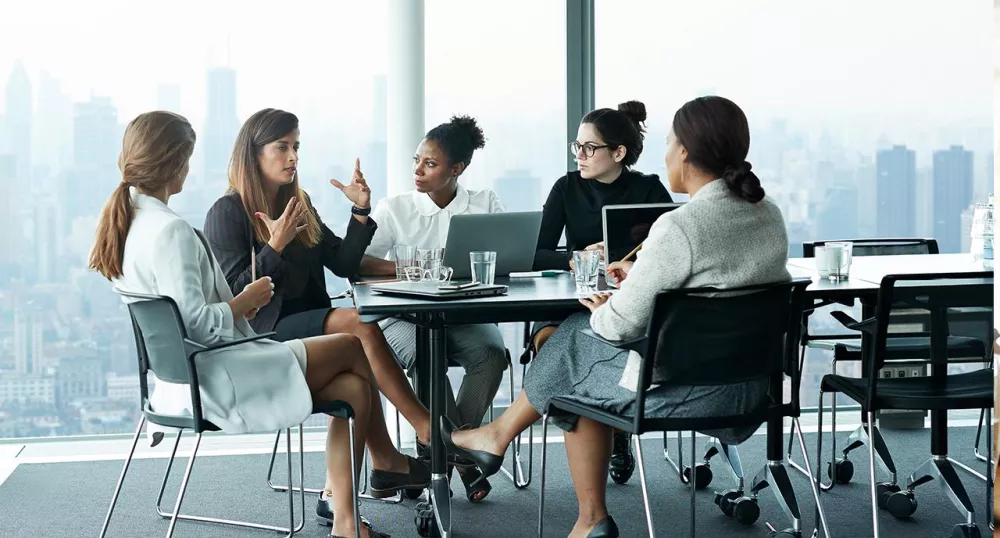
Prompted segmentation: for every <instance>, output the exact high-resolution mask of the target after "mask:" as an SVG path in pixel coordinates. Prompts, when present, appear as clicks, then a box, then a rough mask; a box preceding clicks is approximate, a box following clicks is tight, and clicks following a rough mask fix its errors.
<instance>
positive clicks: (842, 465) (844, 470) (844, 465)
mask: <svg viewBox="0 0 1000 538" xmlns="http://www.w3.org/2000/svg"><path fill="white" fill-rule="evenodd" d="M826 476H828V477H830V479H831V480H833V481H834V482H836V483H838V484H847V483H849V482H850V481H851V478H854V464H853V463H851V460H849V459H847V458H837V459H836V460H834V462H833V463H832V464H829V463H828V464H827V466H826Z"/></svg>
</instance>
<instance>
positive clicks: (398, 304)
mask: <svg viewBox="0 0 1000 538" xmlns="http://www.w3.org/2000/svg"><path fill="white" fill-rule="evenodd" d="M787 267H788V270H789V272H790V273H791V275H792V277H793V278H808V279H812V284H810V285H809V287H808V288H807V289H806V295H807V298H808V299H809V300H810V301H812V303H813V305H814V306H817V305H822V304H828V303H829V302H843V301H853V300H855V299H860V300H862V301H864V302H866V303H869V304H871V303H873V302H874V301H875V298H876V297H877V295H878V290H879V285H880V283H881V281H882V278H883V277H885V276H886V275H890V274H925V273H926V274H943V273H965V274H968V275H969V276H970V278H981V279H986V278H990V279H991V278H992V274H990V275H986V274H985V273H984V272H985V271H992V268H991V267H988V266H987V265H985V264H984V263H983V262H982V261H975V260H974V259H973V258H972V255H971V254H934V255H897V256H868V257H855V258H854V260H853V262H852V266H851V270H850V276H849V278H848V279H846V280H840V281H831V280H829V279H825V278H824V279H820V278H819V277H818V274H817V271H816V266H815V259H813V258H792V259H789V260H788V265H787ZM496 283H497V284H504V285H507V286H508V291H507V294H506V295H501V296H494V297H483V298H472V299H456V300H428V299H419V298H412V297H400V296H389V295H383V294H379V293H377V292H373V291H372V290H371V288H370V287H369V286H367V285H365V282H364V281H363V280H360V281H357V282H355V283H354V287H353V296H354V303H355V307H356V308H357V311H358V315H359V316H360V317H361V319H362V321H366V322H374V321H378V320H381V319H386V318H390V317H394V318H399V319H403V320H406V321H410V322H412V323H414V324H415V325H416V326H417V331H416V337H417V342H416V352H417V353H416V363H415V366H414V372H415V376H414V377H415V382H416V383H415V384H416V390H417V395H418V397H419V398H420V399H421V400H422V401H423V402H425V403H429V408H430V415H431V428H432V435H431V487H430V488H429V492H430V495H429V499H428V502H429V504H430V506H429V508H430V509H431V512H432V513H433V520H434V521H433V522H429V524H432V525H433V524H435V523H436V526H437V528H438V531H439V533H440V535H441V536H442V537H445V538H447V537H448V536H451V531H452V528H451V498H450V497H451V495H450V488H449V484H448V476H447V465H446V463H445V455H446V451H445V448H444V446H443V443H442V441H441V431H440V424H441V422H440V421H441V417H442V416H443V415H444V412H445V400H444V399H445V394H446V391H445V385H444V383H447V382H448V380H447V370H448V361H447V356H446V353H445V340H446V331H447V328H448V327H449V326H454V325H467V324H480V323H507V322H531V321H544V320H552V319H561V318H563V317H565V316H567V315H570V314H573V313H575V312H579V311H582V310H584V307H583V305H581V304H580V302H579V296H578V295H577V292H576V283H575V280H574V278H573V275H572V274H570V273H562V274H557V275H556V276H550V277H517V278H499V277H498V278H497V279H496ZM598 288H599V289H600V290H606V289H607V286H606V284H605V283H604V281H603V278H602V279H601V281H600V282H599V285H598ZM427 508H428V507H426V506H424V507H420V506H418V511H419V510H423V511H422V512H418V518H419V517H424V518H427V516H428V512H427ZM420 514H423V515H420Z"/></svg>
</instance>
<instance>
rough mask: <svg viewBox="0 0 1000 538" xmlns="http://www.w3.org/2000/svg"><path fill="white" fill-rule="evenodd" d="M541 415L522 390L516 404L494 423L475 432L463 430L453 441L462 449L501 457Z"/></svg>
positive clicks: (455, 434)
mask: <svg viewBox="0 0 1000 538" xmlns="http://www.w3.org/2000/svg"><path fill="white" fill-rule="evenodd" d="M539 418H541V415H539V414H538V412H537V411H535V408H534V407H532V406H531V403H529V402H528V397H527V396H526V395H525V392H524V391H523V390H522V391H521V394H519V395H518V396H517V399H515V400H514V403H512V404H511V406H510V407H508V408H507V410H506V411H504V412H503V413H502V414H501V415H500V416H499V417H497V418H496V420H494V421H493V422H490V423H489V424H487V425H485V426H483V427H481V428H476V429H474V430H463V431H458V432H455V433H453V434H452V436H451V438H452V441H454V442H455V444H456V445H458V446H460V447H462V448H468V449H472V450H484V451H486V452H489V453H490V454H496V455H498V456H499V455H501V454H503V453H504V452H505V451H506V450H507V445H509V444H510V442H511V441H512V440H513V439H514V437H516V436H517V434H519V433H521V432H523V431H524V430H526V429H528V426H531V425H532V424H534V423H535V421H537V420H538V419H539Z"/></svg>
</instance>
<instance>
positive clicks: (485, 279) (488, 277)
mask: <svg viewBox="0 0 1000 538" xmlns="http://www.w3.org/2000/svg"><path fill="white" fill-rule="evenodd" d="M469 263H471V264H472V281H473V282H479V283H480V284H486V285H492V284H493V282H494V280H495V278H496V270H497V253H496V252H470V253H469Z"/></svg>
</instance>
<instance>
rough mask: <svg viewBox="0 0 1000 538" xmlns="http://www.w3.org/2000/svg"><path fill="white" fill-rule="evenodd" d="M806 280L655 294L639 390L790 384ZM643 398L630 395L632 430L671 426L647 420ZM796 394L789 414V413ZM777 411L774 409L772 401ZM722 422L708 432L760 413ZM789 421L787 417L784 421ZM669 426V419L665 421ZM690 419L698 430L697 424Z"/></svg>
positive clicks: (795, 363)
mask: <svg viewBox="0 0 1000 538" xmlns="http://www.w3.org/2000/svg"><path fill="white" fill-rule="evenodd" d="M809 283H810V281H809V280H808V279H799V280H794V281H790V282H781V283H772V284H764V285H759V286H748V287H744V288H738V289H730V290H719V289H715V288H700V289H687V290H673V291H666V292H662V293H660V294H658V295H657V297H656V303H655V306H654V310H653V315H652V317H651V319H650V323H649V328H648V332H647V334H648V335H649V338H648V340H646V342H645V343H644V346H643V347H644V348H645V349H644V350H641V351H640V353H641V354H642V356H643V360H642V373H641V378H640V382H641V387H642V388H643V389H648V388H649V386H650V385H651V384H653V383H658V384H676V385H724V384H729V383H737V382H740V381H746V380H751V379H761V378H770V379H772V380H774V381H775V382H776V383H777V382H778V381H779V380H781V379H782V378H783V375H782V374H785V375H789V376H790V377H791V378H792V380H793V384H795V385H797V384H798V378H799V375H798V367H799V361H798V354H797V351H798V348H797V346H796V342H797V340H798V338H799V331H800V329H801V324H800V320H801V316H802V308H803V301H804V296H805V289H806V287H807V286H808V285H809ZM645 392H646V390H639V391H637V393H636V410H637V412H636V415H635V421H636V424H635V425H636V427H637V431H638V432H644V431H664V430H665V429H690V428H683V427H682V428H676V427H675V426H671V427H669V428H665V427H664V426H667V424H661V423H660V422H662V421H659V420H651V421H650V420H647V419H645V417H644V416H643V415H644V413H645ZM797 393H798V391H797V390H796V391H793V394H792V403H791V405H790V408H789V409H782V410H781V411H787V412H790V413H794V414H796V415H797V413H798V409H799V405H798V394H797ZM774 404H775V406H776V407H775V408H772V409H771V410H770V412H777V411H779V409H778V408H777V407H780V406H781V405H782V403H781V402H780V401H777V402H774ZM762 413H763V415H754V416H752V417H751V416H742V417H727V418H724V419H723V418H722V417H720V419H722V420H721V421H720V422H719V423H718V424H713V425H712V426H699V428H698V429H705V428H709V427H728V426H730V425H741V424H747V423H752V422H754V421H756V422H759V421H760V420H761V419H762V418H763V416H764V415H767V414H768V413H766V412H762ZM785 416H792V415H790V414H789V415H785ZM668 420H669V421H670V422H675V421H676V419H668ZM692 420H698V421H700V423H701V424H704V423H705V419H692Z"/></svg>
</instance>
